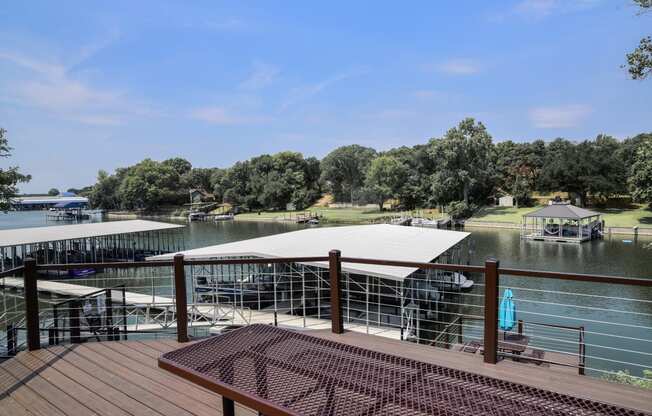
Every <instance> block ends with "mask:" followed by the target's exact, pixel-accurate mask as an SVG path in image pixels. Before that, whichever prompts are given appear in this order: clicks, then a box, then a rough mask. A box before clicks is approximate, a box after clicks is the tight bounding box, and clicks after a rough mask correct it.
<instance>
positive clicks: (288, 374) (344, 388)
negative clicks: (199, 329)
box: [160, 325, 644, 416]
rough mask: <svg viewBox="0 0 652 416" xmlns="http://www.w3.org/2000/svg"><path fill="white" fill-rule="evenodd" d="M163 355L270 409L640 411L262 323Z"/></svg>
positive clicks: (182, 369)
mask: <svg viewBox="0 0 652 416" xmlns="http://www.w3.org/2000/svg"><path fill="white" fill-rule="evenodd" d="M160 363H161V365H162V366H163V367H165V368H168V369H170V370H172V371H174V372H176V373H177V374H180V375H182V376H184V375H185V376H189V378H191V379H194V380H195V381H198V380H200V381H201V382H202V384H204V385H206V386H210V385H211V383H212V384H213V385H214V386H219V388H220V389H222V391H233V392H236V393H239V394H240V395H241V396H243V395H244V396H246V397H247V398H248V399H249V400H250V401H251V400H254V401H258V402H259V403H261V404H268V405H270V404H271V405H272V406H273V407H275V408H276V409H277V411H274V412H273V414H292V415H294V414H298V415H333V416H335V415H347V416H353V415H360V416H363V415H364V416H368V415H644V413H641V412H637V411H633V410H629V409H623V408H618V407H615V406H611V405H608V404H605V403H600V402H595V401H591V400H585V399H579V398H575V397H572V396H568V395H563V394H559V393H554V392H550V391H546V390H542V389H537V388H533V387H529V386H525V385H522V384H516V383H511V382H508V381H503V380H498V379H495V378H491V377H485V376H480V375H477V374H473V373H469V372H464V371H459V370H453V369H450V368H446V367H442V366H438V365H434V364H428V363H423V362H419V361H415V360H411V359H407V358H402V357H397V356H392V355H388V354H384V353H379V352H375V351H371V350H367V349H363V348H358V347H353V346H349V345H344V344H340V343H337V342H333V341H328V340H324V339H321V338H316V337H312V336H309V335H306V334H303V333H299V332H293V331H289V330H284V329H279V328H276V327H273V326H267V325H251V326H248V327H244V328H241V329H238V330H236V331H232V332H229V333H227V334H224V335H222V336H218V337H213V338H209V339H207V340H205V341H202V342H198V343H196V344H193V345H190V346H187V347H184V348H181V349H178V350H176V351H172V352H169V353H167V354H164V355H163V356H162V357H161V359H160ZM249 405H251V402H250V403H249ZM268 409H269V407H268ZM267 414H272V413H270V412H269V411H268V412H267Z"/></svg>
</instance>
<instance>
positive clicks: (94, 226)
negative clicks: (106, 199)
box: [0, 220, 183, 247]
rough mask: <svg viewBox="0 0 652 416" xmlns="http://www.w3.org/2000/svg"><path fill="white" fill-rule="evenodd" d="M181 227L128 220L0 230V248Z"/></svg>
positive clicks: (163, 223) (178, 226)
mask: <svg viewBox="0 0 652 416" xmlns="http://www.w3.org/2000/svg"><path fill="white" fill-rule="evenodd" d="M181 227H183V225H177V224H168V223H165V222H157V221H145V220H128V221H109V222H96V223H90V224H72V225H55V226H52V227H34V228H14V229H11V230H0V247H10V246H19V245H23V244H36V243H45V242H48V241H61V240H73V239H79V238H91V237H103V236H108V235H116V234H128V233H138V232H147V231H161V230H170V229H173V228H181Z"/></svg>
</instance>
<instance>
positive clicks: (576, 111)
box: [529, 104, 592, 129]
mask: <svg viewBox="0 0 652 416" xmlns="http://www.w3.org/2000/svg"><path fill="white" fill-rule="evenodd" d="M591 112H592V109H591V107H590V106H588V105H583V104H571V105H563V106H556V107H536V108H532V109H531V110H530V112H529V115H530V120H531V121H532V123H533V124H534V126H535V127H538V128H542V129H556V128H568V127H575V126H577V125H579V124H580V123H581V122H582V121H583V120H584V119H586V117H588V116H589V115H590V114H591Z"/></svg>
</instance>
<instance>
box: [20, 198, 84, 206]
mask: <svg viewBox="0 0 652 416" xmlns="http://www.w3.org/2000/svg"><path fill="white" fill-rule="evenodd" d="M61 202H88V198H86V197H83V196H23V197H16V198H12V199H11V203H12V204H19V205H28V204H58V203H61Z"/></svg>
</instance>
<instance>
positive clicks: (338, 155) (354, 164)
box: [321, 144, 376, 202]
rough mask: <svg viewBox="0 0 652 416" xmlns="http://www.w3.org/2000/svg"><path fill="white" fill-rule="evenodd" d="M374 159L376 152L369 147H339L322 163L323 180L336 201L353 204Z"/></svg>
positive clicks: (355, 145) (354, 145)
mask: <svg viewBox="0 0 652 416" xmlns="http://www.w3.org/2000/svg"><path fill="white" fill-rule="evenodd" d="M374 157H376V151H375V150H374V149H371V148H369V147H364V146H360V145H357V144H353V145H350V146H342V147H338V148H337V149H335V150H333V151H332V152H330V153H329V154H328V155H326V157H325V158H324V159H323V160H322V161H321V179H322V180H323V181H324V183H325V184H326V187H327V189H328V190H329V191H330V192H331V193H332V194H333V195H334V196H335V199H336V200H338V201H345V202H353V198H354V195H355V192H356V191H357V190H359V189H360V188H361V187H362V185H364V180H365V173H366V172H367V169H369V165H370V164H371V161H372V159H373V158H374Z"/></svg>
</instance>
